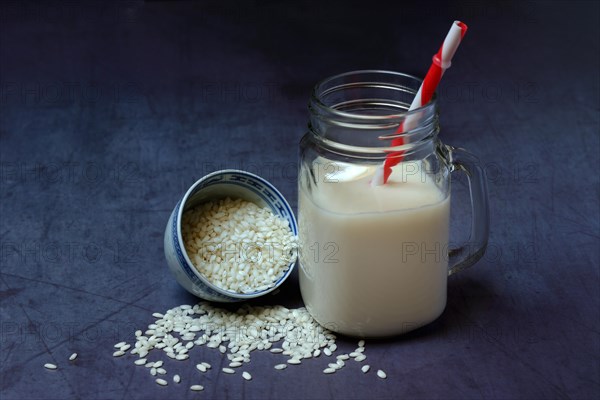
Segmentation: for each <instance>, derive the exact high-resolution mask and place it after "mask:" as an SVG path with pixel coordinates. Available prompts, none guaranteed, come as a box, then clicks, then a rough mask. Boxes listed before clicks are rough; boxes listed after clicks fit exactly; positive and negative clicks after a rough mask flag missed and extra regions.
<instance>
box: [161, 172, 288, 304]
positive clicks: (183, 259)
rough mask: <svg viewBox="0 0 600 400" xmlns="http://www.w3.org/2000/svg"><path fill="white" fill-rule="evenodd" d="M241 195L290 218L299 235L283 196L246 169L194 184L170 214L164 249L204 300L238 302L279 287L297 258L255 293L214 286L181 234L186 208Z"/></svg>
mask: <svg viewBox="0 0 600 400" xmlns="http://www.w3.org/2000/svg"><path fill="white" fill-rule="evenodd" d="M225 197H230V198H232V199H236V198H242V199H244V200H247V201H251V202H253V203H255V204H257V205H258V206H261V207H265V206H266V207H269V208H270V209H271V211H272V212H273V213H274V214H275V215H278V216H280V217H282V218H284V219H286V220H287V221H288V224H289V226H290V229H291V231H292V233H293V234H294V236H297V235H298V225H297V223H296V218H295V217H294V213H293V212H292V209H291V207H290V205H289V204H288V202H287V201H286V200H285V198H284V197H283V195H282V194H281V193H279V191H278V190H277V189H276V188H275V187H274V186H273V185H271V184H270V183H269V182H267V181H266V180H264V179H263V178H261V177H260V176H257V175H254V174H251V173H249V172H246V171H240V170H235V169H227V170H221V171H216V172H213V173H211V174H208V175H206V176H204V177H202V178H201V179H199V180H198V181H197V182H196V183H194V184H193V185H192V186H191V187H190V188H189V189H188V191H187V192H186V193H185V195H184V196H183V198H182V199H181V200H180V201H179V203H177V205H176V206H175V209H174V210H173V212H172V213H171V216H170V218H169V222H168V223H167V228H166V229H165V241H164V250H165V257H166V259H167V264H168V265H169V269H170V270H171V272H172V273H173V275H175V278H176V279H177V282H179V284H180V285H181V286H183V287H184V288H185V289H186V290H187V291H188V292H190V293H192V294H194V295H196V296H198V297H201V298H203V299H205V300H210V301H219V302H236V301H243V300H248V299H252V298H255V297H259V296H262V295H265V294H267V293H269V292H271V291H273V290H275V289H276V288H277V287H279V286H280V285H281V284H282V283H283V282H284V281H285V280H286V279H287V277H288V276H289V275H290V274H291V273H292V270H293V268H294V266H295V264H296V261H295V260H294V261H293V262H292V263H290V265H289V266H288V268H287V270H286V271H285V273H284V274H283V275H282V276H280V277H279V279H277V281H276V282H275V285H274V286H272V287H270V288H268V289H265V290H261V291H257V292H252V293H235V292H230V291H228V290H225V289H222V288H220V287H217V286H215V285H213V284H212V283H211V282H209V281H208V279H206V278H205V277H204V276H203V275H202V274H201V273H200V272H199V271H198V270H197V269H196V268H195V267H194V265H193V264H192V262H191V261H190V258H189V257H188V255H187V253H186V251H185V246H184V244H183V239H182V236H181V218H182V215H183V213H184V212H185V211H187V210H188V209H190V208H193V207H195V206H197V205H198V204H201V203H204V202H206V201H209V200H216V199H222V198H225Z"/></svg>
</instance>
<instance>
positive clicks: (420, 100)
mask: <svg viewBox="0 0 600 400" xmlns="http://www.w3.org/2000/svg"><path fill="white" fill-rule="evenodd" d="M466 32H467V25H466V24H465V23H463V22H460V21H454V22H453V23H452V27H451V28H450V31H449V32H448V35H446V39H445V40H444V43H442V46H441V47H440V50H439V51H438V52H437V54H436V55H434V56H433V62H432V63H431V67H429V71H428V72H427V75H426V76H425V79H424V80H423V83H422V84H421V87H420V88H419V91H418V92H417V94H416V95H415V98H414V99H413V102H412V103H411V105H410V108H409V109H408V111H412V110H415V109H417V108H419V107H421V106H423V105H425V104H427V103H429V101H430V100H431V97H432V96H433V93H435V90H436V89H437V87H438V84H439V83H440V80H441V79H442V76H443V75H444V72H445V71H446V70H447V69H448V68H450V65H451V64H452V57H454V53H456V49H458V46H459V45H460V42H461V40H462V38H463V36H465V33H466ZM416 122H417V121H416V118H414V114H411V115H409V116H408V117H407V118H406V119H405V120H404V121H403V123H402V124H400V126H399V127H398V130H397V131H396V132H397V133H403V132H408V131H410V130H411V129H414V128H415V127H416V126H415V125H416ZM404 143H405V140H404V137H403V136H400V137H398V138H396V139H393V140H392V143H391V144H392V146H401V145H403V144H404ZM403 154H404V152H403V151H395V152H391V153H389V154H388V156H387V157H386V159H385V162H384V163H383V165H382V166H380V167H379V168H377V171H376V172H375V176H374V177H373V179H372V181H371V185H372V186H379V185H383V184H385V183H386V182H387V180H388V178H389V177H390V174H391V173H392V167H393V166H395V165H397V164H398V163H399V162H400V161H402V155H403Z"/></svg>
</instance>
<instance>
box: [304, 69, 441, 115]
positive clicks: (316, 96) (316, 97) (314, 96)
mask: <svg viewBox="0 0 600 400" xmlns="http://www.w3.org/2000/svg"><path fill="white" fill-rule="evenodd" d="M359 74H380V75H381V76H394V77H400V78H408V79H412V80H414V81H415V83H417V84H418V87H420V85H421V83H422V82H423V79H421V78H419V77H416V76H414V75H410V74H406V73H403V72H396V71H389V70H383V69H363V70H355V71H348V72H343V73H341V74H337V75H332V76H330V77H327V78H325V79H322V80H320V81H319V82H317V84H315V85H314V87H313V89H312V92H311V96H310V103H311V105H312V104H314V105H316V106H318V107H319V108H320V109H322V110H323V111H326V112H327V113H328V114H330V115H331V116H334V117H340V118H351V119H354V120H357V121H388V122H390V120H392V121H394V120H397V119H404V118H406V117H407V116H409V115H411V114H416V113H419V112H422V111H423V110H425V109H428V108H432V107H435V106H436V104H437V92H434V93H433V96H432V97H431V100H430V101H429V102H427V103H426V104H424V105H422V106H421V107H418V108H415V109H414V110H410V111H409V110H406V111H403V112H400V113H392V114H386V115H368V114H360V113H353V112H348V111H341V110H339V109H336V108H333V107H331V106H329V105H327V104H325V103H324V102H323V101H322V99H321V96H322V95H323V93H325V92H326V90H325V89H324V86H325V85H326V84H327V83H330V82H332V81H334V80H336V79H341V78H344V77H348V76H351V75H359ZM360 83H362V84H365V83H383V82H360ZM418 87H417V90H415V95H416V93H417V92H418Z"/></svg>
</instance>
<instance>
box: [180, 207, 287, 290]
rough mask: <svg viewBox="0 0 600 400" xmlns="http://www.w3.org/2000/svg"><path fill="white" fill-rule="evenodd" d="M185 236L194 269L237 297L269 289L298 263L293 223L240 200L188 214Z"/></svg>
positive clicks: (187, 212)
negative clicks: (291, 266) (296, 260)
mask: <svg viewBox="0 0 600 400" xmlns="http://www.w3.org/2000/svg"><path fill="white" fill-rule="evenodd" d="M181 234H182V237H183V242H184V245H185V251H186V252H187V255H188V257H189V259H190V260H191V261H192V263H193V264H194V267H195V268H196V269H197V270H198V271H199V272H200V273H201V274H202V275H203V276H204V277H205V278H206V279H207V280H209V281H210V282H211V283H212V284H214V285H215V286H218V287H219V288H222V289H224V290H227V291H230V292H234V293H254V292H258V291H262V290H266V289H269V288H271V287H273V286H274V285H275V282H276V281H277V279H278V278H279V277H281V276H282V275H283V274H284V273H285V272H286V271H287V270H288V269H289V268H290V263H292V262H293V261H294V260H295V258H296V249H297V238H296V237H295V236H294V235H293V233H292V232H291V230H290V227H289V225H288V222H287V221H286V220H285V219H283V218H281V217H278V216H277V215H275V214H273V213H272V212H271V210H269V209H268V208H261V207H259V206H258V205H256V204H254V203H252V202H250V201H247V200H243V199H240V198H237V199H231V198H229V197H226V198H223V199H219V200H213V201H207V202H205V203H203V204H200V205H198V206H196V207H194V208H192V209H189V210H186V211H185V212H184V213H183V217H182V224H181Z"/></svg>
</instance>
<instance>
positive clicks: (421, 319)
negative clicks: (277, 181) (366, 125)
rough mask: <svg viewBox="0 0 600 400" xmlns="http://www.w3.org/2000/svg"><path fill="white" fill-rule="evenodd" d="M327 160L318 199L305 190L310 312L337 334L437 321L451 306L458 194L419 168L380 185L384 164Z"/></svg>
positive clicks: (303, 276) (305, 285) (378, 332)
mask: <svg viewBox="0 0 600 400" xmlns="http://www.w3.org/2000/svg"><path fill="white" fill-rule="evenodd" d="M320 162H321V164H320V165H321V167H319V168H318V169H317V170H318V172H320V173H317V175H319V176H317V178H316V179H317V180H318V182H319V183H318V185H316V189H314V190H313V191H312V193H311V195H310V196H309V195H308V194H307V193H306V187H305V186H306V185H304V184H301V185H300V186H301V189H300V191H299V204H298V208H299V227H300V272H299V274H300V289H301V292H302V297H303V299H304V302H305V304H306V306H307V308H308V310H309V312H310V313H311V314H312V315H313V317H314V318H315V319H316V320H317V321H318V322H319V323H321V324H322V325H324V326H326V327H328V328H330V329H332V330H334V331H337V332H340V333H344V334H348V335H355V336H363V337H369V336H386V335H394V334H398V333H403V332H406V331H409V330H412V329H415V328H417V327H419V326H422V325H425V324H427V323H429V322H431V321H433V320H434V319H435V318H437V317H438V316H439V315H440V314H441V313H442V311H443V310H444V307H445V305H446V281H447V276H448V271H447V267H448V259H447V246H448V231H449V226H448V223H449V210H450V198H449V196H447V197H444V194H443V193H442V192H441V191H440V189H439V188H438V187H437V186H436V185H435V184H434V182H433V177H432V176H431V175H428V174H425V173H418V172H417V173H414V171H420V170H421V169H420V167H419V165H418V164H416V163H403V164H400V165H398V166H397V167H395V168H394V173H393V174H392V176H391V177H390V180H389V181H388V183H387V184H386V185H382V186H377V187H371V186H370V184H369V182H370V179H371V178H372V176H373V174H374V168H375V167H361V166H355V165H349V164H340V163H336V164H335V167H332V166H331V164H328V163H324V161H322V160H321V161H320ZM415 167H416V168H415ZM328 171H329V172H330V173H329V174H328ZM407 171H413V172H411V173H407ZM331 172H333V174H331Z"/></svg>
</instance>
